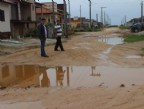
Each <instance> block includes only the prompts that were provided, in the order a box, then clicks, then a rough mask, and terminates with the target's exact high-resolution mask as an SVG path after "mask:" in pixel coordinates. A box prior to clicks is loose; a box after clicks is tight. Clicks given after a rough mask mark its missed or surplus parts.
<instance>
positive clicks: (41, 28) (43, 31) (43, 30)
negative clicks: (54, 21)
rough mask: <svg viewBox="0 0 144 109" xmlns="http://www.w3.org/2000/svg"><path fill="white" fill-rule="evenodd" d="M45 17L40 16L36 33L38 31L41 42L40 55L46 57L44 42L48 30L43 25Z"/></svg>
mask: <svg viewBox="0 0 144 109" xmlns="http://www.w3.org/2000/svg"><path fill="white" fill-rule="evenodd" d="M45 22H46V19H45V18H42V19H41V23H40V24H39V25H38V33H39V39H40V42H41V56H42V57H48V55H47V54H46V52H45V43H46V38H47V37H48V30H47V28H46V26H45Z"/></svg>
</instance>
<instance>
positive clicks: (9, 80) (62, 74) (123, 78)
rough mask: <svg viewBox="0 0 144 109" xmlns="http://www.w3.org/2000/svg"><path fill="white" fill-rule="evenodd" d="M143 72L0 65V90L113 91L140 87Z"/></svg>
mask: <svg viewBox="0 0 144 109" xmlns="http://www.w3.org/2000/svg"><path fill="white" fill-rule="evenodd" d="M143 72H144V68H139V69H137V68H115V67H104V66H70V67H66V66H63V67H62V66H56V67H45V66H38V65H1V66H0V86H5V87H7V86H14V87H28V86H39V87H71V88H77V87H99V86H106V87H114V86H119V85H120V84H125V85H131V84H143V83H144V82H143V77H144V73H143Z"/></svg>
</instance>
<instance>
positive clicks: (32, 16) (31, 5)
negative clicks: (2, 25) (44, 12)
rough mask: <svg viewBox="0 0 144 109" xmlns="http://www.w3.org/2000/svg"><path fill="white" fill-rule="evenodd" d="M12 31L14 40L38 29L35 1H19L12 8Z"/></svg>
mask: <svg viewBox="0 0 144 109" xmlns="http://www.w3.org/2000/svg"><path fill="white" fill-rule="evenodd" d="M11 8H12V10H11V13H12V14H11V30H12V36H13V38H17V37H18V36H24V35H25V34H26V33H27V32H29V31H30V30H31V29H33V28H36V26H37V21H36V12H35V10H36V7H35V1H34V0H17V2H15V4H12V6H11Z"/></svg>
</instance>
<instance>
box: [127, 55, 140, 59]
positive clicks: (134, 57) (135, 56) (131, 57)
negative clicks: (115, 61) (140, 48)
mask: <svg viewBox="0 0 144 109" xmlns="http://www.w3.org/2000/svg"><path fill="white" fill-rule="evenodd" d="M126 58H130V59H140V58H142V56H138V55H131V56H127V57H126Z"/></svg>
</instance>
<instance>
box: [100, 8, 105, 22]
mask: <svg viewBox="0 0 144 109" xmlns="http://www.w3.org/2000/svg"><path fill="white" fill-rule="evenodd" d="M103 8H106V7H101V23H102V24H103Z"/></svg>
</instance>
